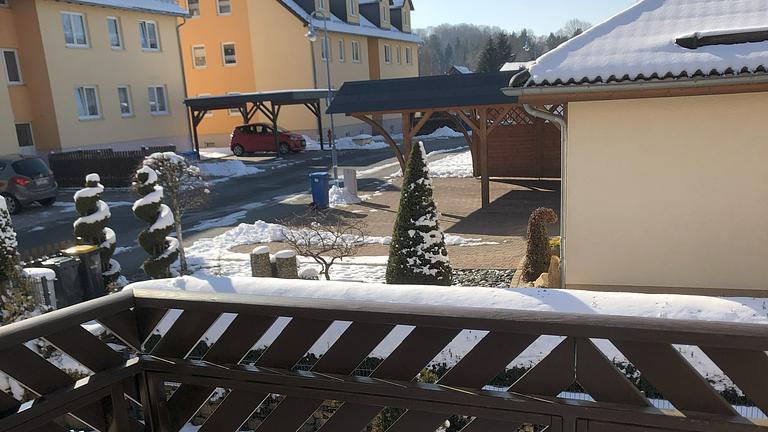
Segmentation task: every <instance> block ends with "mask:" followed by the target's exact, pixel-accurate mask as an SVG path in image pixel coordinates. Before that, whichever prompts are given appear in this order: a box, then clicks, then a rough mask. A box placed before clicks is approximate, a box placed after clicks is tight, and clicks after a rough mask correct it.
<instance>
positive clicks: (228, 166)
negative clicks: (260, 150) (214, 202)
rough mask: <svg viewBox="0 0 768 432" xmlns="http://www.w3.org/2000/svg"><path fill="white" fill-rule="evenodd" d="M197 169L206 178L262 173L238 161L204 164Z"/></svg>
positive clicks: (260, 170)
mask: <svg viewBox="0 0 768 432" xmlns="http://www.w3.org/2000/svg"><path fill="white" fill-rule="evenodd" d="M198 167H199V168H200V172H201V173H202V174H203V175H204V176H206V177H229V178H231V177H243V176H248V175H254V174H259V173H262V172H264V170H263V169H260V168H256V167H255V166H250V165H246V164H244V163H243V162H242V161H239V160H227V161H220V162H204V163H201V164H198Z"/></svg>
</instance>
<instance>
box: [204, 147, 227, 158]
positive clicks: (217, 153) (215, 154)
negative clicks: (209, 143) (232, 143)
mask: <svg viewBox="0 0 768 432" xmlns="http://www.w3.org/2000/svg"><path fill="white" fill-rule="evenodd" d="M229 156H232V149H230V148H229V147H209V148H206V149H200V157H201V158H203V159H221V158H225V157H229Z"/></svg>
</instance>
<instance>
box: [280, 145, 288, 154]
mask: <svg viewBox="0 0 768 432" xmlns="http://www.w3.org/2000/svg"><path fill="white" fill-rule="evenodd" d="M279 149H280V154H281V155H287V154H288V153H290V152H291V147H290V146H289V145H288V144H286V143H280V147H279Z"/></svg>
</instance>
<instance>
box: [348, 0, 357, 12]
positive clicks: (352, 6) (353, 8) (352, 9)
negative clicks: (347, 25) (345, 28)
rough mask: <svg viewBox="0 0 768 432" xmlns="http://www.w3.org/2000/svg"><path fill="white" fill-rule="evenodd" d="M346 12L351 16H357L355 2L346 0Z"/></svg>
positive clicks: (354, 0)
mask: <svg viewBox="0 0 768 432" xmlns="http://www.w3.org/2000/svg"><path fill="white" fill-rule="evenodd" d="M347 10H348V11H349V14H350V15H351V16H357V0H347Z"/></svg>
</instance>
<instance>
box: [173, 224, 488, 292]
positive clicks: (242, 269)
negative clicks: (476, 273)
mask: <svg viewBox="0 0 768 432" xmlns="http://www.w3.org/2000/svg"><path fill="white" fill-rule="evenodd" d="M240 213H242V212H238V213H234V214H233V215H230V216H227V217H226V218H230V219H234V218H237V217H240ZM217 221H218V220H217ZM217 221H210V223H211V225H210V226H208V227H206V228H203V229H207V228H212V227H214V225H216V224H215V222H217ZM204 222H209V221H204ZM228 222H230V223H227V224H226V225H231V223H234V222H236V221H228ZM226 225H224V224H221V225H218V226H226ZM284 229H285V227H283V226H282V225H280V224H273V223H267V222H264V221H261V220H260V221H256V222H254V223H253V224H245V223H243V224H240V225H238V226H237V227H235V228H232V229H230V230H228V231H227V232H225V233H222V234H220V235H218V236H216V237H212V238H203V239H200V240H197V241H196V242H195V243H194V244H192V245H191V246H189V247H187V248H186V249H185V251H186V255H187V260H188V262H189V266H190V269H191V270H192V271H194V272H195V274H196V275H201V276H206V275H216V276H250V274H251V273H250V272H251V270H250V257H249V256H248V254H245V253H238V252H231V251H230V249H232V248H233V247H235V246H242V245H256V244H264V243H271V242H280V241H283V240H284V238H285V237H284V236H283V230H284ZM201 230H202V229H201ZM358 241H359V242H360V243H362V244H380V245H389V244H390V243H391V242H392V237H390V236H366V237H365V238H360V239H358ZM445 243H446V244H447V245H448V246H464V247H472V246H482V245H487V244H497V243H494V242H484V241H483V240H482V239H481V238H465V237H462V236H458V235H454V234H446V235H445ZM382 258H384V259H385V260H386V257H382ZM305 262H306V263H308V262H307V261H302V263H305ZM348 263H349V265H354V267H351V268H350V267H349V265H348ZM353 263H354V264H353ZM385 263H386V261H385ZM302 265H303V264H302ZM385 265H386V264H381V263H380V262H379V263H375V264H371V263H370V262H365V261H363V262H360V261H358V262H356V263H355V262H354V261H353V260H345V261H344V262H342V263H339V264H337V265H336V266H334V267H332V268H331V277H332V278H333V279H334V280H353V281H371V282H380V281H382V280H383V276H384V272H385V268H384V266H385ZM337 266H338V267H337Z"/></svg>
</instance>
